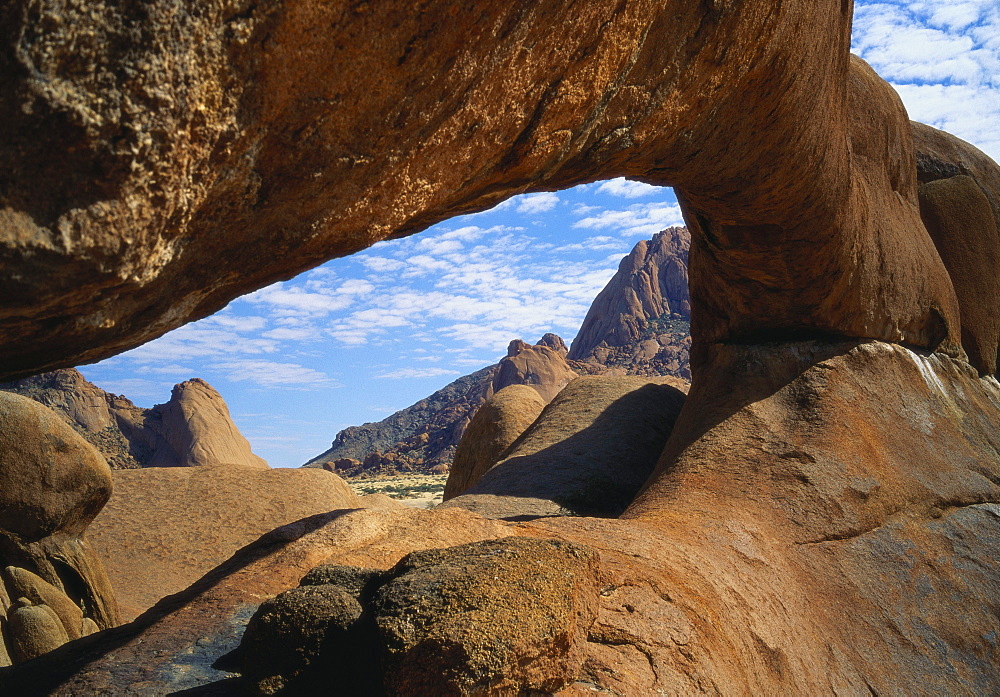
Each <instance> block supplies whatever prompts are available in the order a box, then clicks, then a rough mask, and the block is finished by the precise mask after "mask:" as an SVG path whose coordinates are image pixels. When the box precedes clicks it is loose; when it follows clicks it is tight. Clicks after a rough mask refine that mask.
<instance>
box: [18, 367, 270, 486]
mask: <svg viewBox="0 0 1000 697" xmlns="http://www.w3.org/2000/svg"><path fill="white" fill-rule="evenodd" d="M0 390H4V391H6V392H15V393H17V394H20V395H22V396H24V397H29V398H31V399H34V400H35V401H36V402H40V403H41V404H44V405H45V406H47V407H49V408H50V409H53V410H54V411H55V412H56V413H57V414H59V415H60V416H61V417H62V418H63V419H64V420H65V421H66V422H67V423H68V424H69V425H70V426H72V427H73V428H74V429H75V430H76V431H77V432H78V433H79V434H80V435H82V436H83V437H84V439H86V440H87V441H88V442H90V443H91V445H93V446H94V447H96V448H97V450H98V451H99V452H100V453H101V454H102V455H104V458H105V459H106V460H107V461H108V464H109V465H110V466H111V468H112V469H138V468H142V467H192V466H199V465H213V464H232V465H248V466H251V467H257V468H267V467H268V464H267V462H265V461H264V459H263V458H260V457H258V456H257V455H254V454H253V452H252V451H251V450H250V443H249V442H248V441H247V439H246V438H244V437H243V434H241V433H240V431H239V429H238V428H237V427H236V424H234V423H233V421H232V418H230V416H229V408H228V407H227V406H226V402H225V400H223V399H222V396H221V395H220V394H219V393H218V392H217V391H216V390H215V389H214V388H213V387H212V386H211V385H209V384H208V383H207V382H205V381H204V380H201V379H199V378H194V379H191V380H186V381H185V382H182V383H180V384H178V385H174V388H173V390H172V391H171V394H170V399H169V400H168V401H166V402H164V403H163V404H157V405H156V406H154V407H152V408H151V409H144V408H142V407H137V406H136V405H135V404H133V403H132V402H131V401H130V400H129V399H127V398H125V397H123V396H121V395H116V394H112V393H110V392H106V391H104V390H102V389H101V388H99V387H97V386H96V385H94V384H93V383H91V382H89V381H88V380H87V379H86V378H84V377H83V375H81V374H80V372H79V371H77V370H75V369H72V368H70V369H65V370H55V371H52V372H49V373H42V374H41V375H35V376H33V377H30V378H23V379H21V380H15V381H14V382H9V383H5V384H0Z"/></svg>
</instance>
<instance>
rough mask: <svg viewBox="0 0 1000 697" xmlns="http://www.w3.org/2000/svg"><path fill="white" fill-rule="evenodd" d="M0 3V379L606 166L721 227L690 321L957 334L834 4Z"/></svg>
mask: <svg viewBox="0 0 1000 697" xmlns="http://www.w3.org/2000/svg"><path fill="white" fill-rule="evenodd" d="M0 19H2V21H0V26H3V31H2V33H0V72H2V74H3V75H4V76H5V79H4V81H3V82H2V83H0V116H2V119H3V122H4V123H5V124H7V126H8V127H7V128H5V129H4V133H3V136H2V140H0V169H2V170H3V171H4V172H7V173H8V174H7V175H6V176H5V178H4V180H3V182H2V187H3V188H2V191H0V197H2V198H0V201H2V214H0V221H2V222H0V230H2V249H0V256H2V258H3V259H4V260H5V262H6V263H5V269H6V271H5V273H4V275H3V278H2V279H0V291H2V293H0V294H2V296H3V297H4V298H5V302H4V308H3V318H4V321H3V324H2V327H0V346H2V347H3V350H2V351H0V365H2V366H3V375H6V376H10V377H17V376H19V375H26V374H31V373H35V372H39V371H42V370H46V369H53V368H58V367H66V366H67V365H71V364H79V363H82V362H87V361H93V360H97V359H99V358H101V357H104V356H107V355H111V354H113V353H116V352H120V351H122V350H124V349H125V348H128V347H130V346H134V345H137V344H138V343H141V342H143V341H147V340H149V339H151V338H153V337H156V336H158V335H160V334H162V333H163V332H165V331H167V330H168V329H171V328H173V327H176V326H179V325H180V324H183V323H184V322H186V321H189V320H191V319H195V318H198V317H203V316H205V315H206V314H208V313H210V312H212V311H214V310H217V309H219V308H221V307H222V306H223V305H224V304H225V303H226V302H228V301H229V300H231V299H232V298H234V297H236V296H237V295H239V294H242V293H245V292H247V291H249V290H252V289H254V288H258V287H261V286H263V285H265V284H267V283H269V282H271V281H274V280H277V279H279V278H286V277H288V276H289V275H291V274H293V273H295V272H297V271H301V270H304V269H307V268H310V267H311V266H314V265H316V264H318V263H320V262H322V261H324V260H326V259H329V258H330V257H332V256H337V255H342V254H346V253H350V252H353V251H357V250H358V249H361V248H364V247H366V246H368V245H370V244H371V243H373V242H375V241H377V240H380V239H384V238H386V237H389V236H394V235H404V234H409V233H412V232H417V231H419V230H421V229H423V228H425V227H426V226H428V225H429V224H431V223H433V222H435V221H438V220H441V219H443V218H445V217H448V216H450V215H454V214H457V213H461V212H468V211H472V210H476V209H481V208H484V207H487V206H489V205H491V204H494V203H497V202H499V201H501V200H503V199H504V198H506V197H508V196H510V195H512V194H515V193H520V192H523V191H525V190H531V189H536V190H537V189H543V188H549V189H551V188H558V187H562V186H569V185H571V184H575V183H580V182H584V181H593V180H594V179H597V178H601V177H612V176H620V175H631V176H635V177H639V178H642V179H644V180H646V181H650V182H653V183H658V184H670V185H674V186H676V187H677V189H678V191H679V192H680V193H681V197H682V199H683V205H684V208H685V211H686V215H687V218H688V222H689V224H696V226H697V228H698V229H697V230H693V233H694V236H695V237H696V238H705V239H711V240H713V241H714V242H712V243H709V247H710V248H705V249H703V250H701V251H700V252H699V251H697V250H698V245H699V244H700V243H698V244H695V245H694V246H693V250H694V251H693V257H692V258H693V259H694V258H696V257H697V255H698V254H702V256H704V255H705V254H706V253H710V254H711V253H714V254H715V255H716V256H715V257H714V258H716V259H717V260H718V262H719V264H718V265H717V268H715V269H714V273H715V278H716V279H717V282H716V286H717V291H722V292H721V294H720V293H719V292H713V289H712V288H711V286H710V285H709V284H708V282H707V279H705V278H704V276H703V275H702V276H699V274H698V273H696V272H692V274H691V279H692V284H693V285H694V286H695V287H696V288H697V293H694V292H693V293H692V295H697V294H699V293H700V294H701V296H702V297H701V300H700V302H702V305H703V308H704V310H705V312H703V313H702V324H701V325H700V329H696V331H700V332H702V335H701V338H703V339H705V340H711V341H714V340H721V339H726V338H731V337H740V336H743V335H745V334H747V333H748V332H754V331H757V330H760V329H764V330H771V331H773V330H787V329H798V328H807V329H814V330H819V331H833V332H838V333H842V334H848V335H852V336H863V337H871V338H878V339H885V340H890V341H903V342H906V343H909V344H911V345H914V346H922V347H926V348H935V347H937V346H939V345H940V346H943V347H944V348H947V349H948V350H951V351H955V350H957V347H958V346H959V333H960V332H959V324H958V314H957V301H956V300H955V295H954V291H953V289H952V288H951V285H950V283H949V280H948V275H947V272H946V271H945V269H944V266H943V264H942V263H941V260H940V258H938V257H937V255H936V253H935V252H934V247H933V244H931V242H930V239H929V237H928V236H927V234H926V231H925V229H924V228H923V225H922V224H921V223H920V220H919V217H918V215H917V213H916V206H915V204H916V200H917V193H916V179H915V176H914V175H913V173H914V171H915V162H914V158H913V151H912V136H911V134H910V131H909V127H908V122H907V121H906V117H905V112H904V111H903V108H902V106H901V104H900V103H899V100H898V98H897V97H896V96H895V95H894V93H893V92H892V90H891V88H889V87H888V86H887V85H886V84H885V83H884V82H883V81H882V80H880V79H879V78H878V77H877V76H875V75H874V73H872V72H871V71H870V70H869V69H868V68H867V67H866V66H864V65H863V63H861V62H860V61H858V60H852V59H850V58H849V54H848V51H849V43H850V23H851V5H850V3H837V2H822V3H810V4H783V5H780V6H775V5H774V4H773V3H771V2H770V1H769V0H752V3H751V4H750V5H745V4H744V5H740V6H738V7H737V6H735V5H733V6H730V5H722V6H717V5H716V4H701V5H696V6H691V5H689V4H685V3H680V2H676V1H675V2H669V3H665V4H664V3H661V2H654V1H653V0H636V1H635V2H630V3H627V4H625V5H621V4H620V3H618V2H611V1H610V0H602V1H601V2H593V3H589V4H588V6H587V9H586V11H579V8H576V7H570V6H567V5H565V4H564V3H561V2H557V1H556V0H546V1H544V2H540V3H533V4H531V5H530V6H528V5H519V4H517V5H512V4H503V3H496V4H489V3H475V4H471V5H466V6H462V7H461V8H458V9H456V8H454V7H451V6H444V5H440V6H438V5H427V6H420V7H419V8H414V7H413V6H412V5H410V4H408V3H402V4H401V3H395V2H393V3H379V4H377V5H376V4H369V5H365V6H363V7H362V6H357V7H354V6H352V7H347V6H342V5H330V4H328V3H323V2H318V1H312V0H310V1H307V2H304V3H297V4H295V5H289V4H287V3H284V2H281V1H280V0H270V1H269V2H265V3H261V4H257V5H252V6H248V5H244V4H241V3H239V2H228V1H224V0H216V1H214V2H210V3H209V4H207V5H205V6H203V7H199V8H198V11H197V12H194V11H192V10H188V9H180V10H179V9H178V8H177V7H176V5H175V4H174V3H172V2H169V1H168V0H158V1H156V2H151V3H146V4H144V5H143V6H142V11H141V12H138V11H136V12H131V11H126V10H122V9H120V8H118V9H116V8H112V7H110V6H104V5H101V6H100V8H98V9H97V10H95V11H93V12H91V11H89V10H88V11H83V10H82V9H79V8H77V7H76V6H64V5H62V4H60V3H57V2H55V0H46V1H45V2H42V3H41V4H38V5H35V4H31V3H29V2H27V0H17V1H16V2H12V3H10V4H8V5H7V6H5V7H4V8H3V10H2V17H0ZM317 26H323V27H326V30H324V31H322V32H316V31H314V28H315V27H317ZM556 27H558V31H556V30H554V28H556ZM150 37H160V39H158V40H151V39H150ZM538 46H544V47H546V50H532V47H538ZM110 47H114V50H111V48H110ZM78 66H86V69H78ZM331 68H332V69H331ZM359 76H364V79H359ZM374 76H377V82H374V81H373V80H374V79H375V78H374ZM498 76H503V79H499V77H498ZM748 95H749V96H748ZM512 105H513V106H512ZM873 123H878V124H884V125H885V127H884V128H873V126H872V124H873ZM849 143H850V145H849ZM743 242H746V244H743ZM716 247H717V248H716ZM737 248H739V249H740V250H742V251H741V252H740V253H739V255H735V252H732V251H731V250H733V249H737ZM727 250H730V251H727ZM875 259H878V260H881V261H880V263H870V262H871V261H872V260H875ZM747 268H755V269H757V276H756V277H755V279H754V282H755V284H762V285H760V286H758V285H753V286H751V285H747V284H746V283H743V282H741V275H740V274H741V272H742V270H745V269H747ZM821 279H822V282H820V280H821ZM723 289H724V290H723ZM876 299H877V300H876ZM692 305H693V306H694V305H695V303H692ZM763 318H767V324H766V326H764V327H761V326H760V322H761V321H762V319H763ZM43 347H44V348H43Z"/></svg>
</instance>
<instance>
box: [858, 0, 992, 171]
mask: <svg viewBox="0 0 1000 697" xmlns="http://www.w3.org/2000/svg"><path fill="white" fill-rule="evenodd" d="M852 49H853V50H854V52H855V53H857V54H858V55H860V56H861V57H862V58H864V59H865V60H866V61H868V62H869V63H870V64H871V65H872V67H873V68H874V69H875V70H876V71H877V72H878V73H879V75H881V76H882V77H883V78H885V79H886V80H888V81H889V83H890V84H892V85H893V86H894V87H895V88H896V90H897V91H898V92H899V94H900V97H901V98H902V100H903V103H904V104H905V105H906V109H907V111H908V112H909V115H910V118H912V119H914V120H916V121H921V122H923V123H927V124H930V125H931V126H935V127H936V128H941V129H943V130H946V131H948V132H949V133H952V134H954V135H956V136H958V137H959V138H962V139H963V140H966V141H969V142H970V143H972V144H973V145H976V146H977V147H979V148H980V149H981V150H983V151H984V152H986V154H988V155H990V156H991V157H993V158H994V159H1000V136H998V135H997V133H996V124H997V123H998V122H1000V3H997V2H996V0H964V1H962V0H959V1H957V2H947V3H944V2H925V1H919V2H909V3H889V2H858V3H857V5H856V7H855V17H854V36H853V46H852Z"/></svg>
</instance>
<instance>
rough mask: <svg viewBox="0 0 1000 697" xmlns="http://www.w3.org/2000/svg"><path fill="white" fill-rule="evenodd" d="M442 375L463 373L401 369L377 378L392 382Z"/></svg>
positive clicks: (428, 369)
mask: <svg viewBox="0 0 1000 697" xmlns="http://www.w3.org/2000/svg"><path fill="white" fill-rule="evenodd" d="M441 375H461V373H459V372H458V371H457V370H446V369H445V368H399V369H397V370H392V371H389V372H386V373H379V374H378V375H376V376H375V377H377V378H387V379H390V380H408V379H411V378H436V377H440V376H441Z"/></svg>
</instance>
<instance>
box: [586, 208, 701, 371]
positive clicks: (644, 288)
mask: <svg viewBox="0 0 1000 697" xmlns="http://www.w3.org/2000/svg"><path fill="white" fill-rule="evenodd" d="M690 249H691V235H690V233H689V232H688V229H687V228H685V227H671V228H667V229H666V230H663V231H662V232H658V233H656V234H655V235H653V238H652V239H651V240H648V241H647V240H642V241H640V242H639V243H638V244H636V246H635V248H634V249H633V250H632V251H631V252H630V253H629V254H628V256H626V257H625V258H624V259H622V261H621V263H620V264H619V265H618V272H617V273H615V275H614V276H613V277H612V278H611V280H610V281H608V284H607V285H606V286H605V287H604V289H603V290H602V291H601V292H600V293H598V294H597V297H596V298H594V302H593V303H592V304H591V306H590V310H588V312H587V316H586V318H585V319H584V320H583V324H582V325H581V327H580V331H579V333H578V334H577V336H576V339H574V340H573V345H572V347H571V348H570V350H569V355H568V358H569V359H570V360H577V361H585V360H589V359H593V358H595V357H597V358H598V361H599V362H601V363H603V362H604V361H603V360H601V359H602V358H603V357H606V356H607V355H608V354H607V352H604V353H603V354H602V352H601V351H598V349H599V348H603V347H607V348H611V349H614V348H621V347H632V346H634V345H636V344H638V343H639V342H641V341H643V340H644V335H645V334H646V333H647V332H648V331H649V329H650V326H651V325H650V323H651V322H655V321H661V322H664V321H669V320H675V321H681V322H690V320H691V297H690V295H689V294H688V253H689V250H690Z"/></svg>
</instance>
